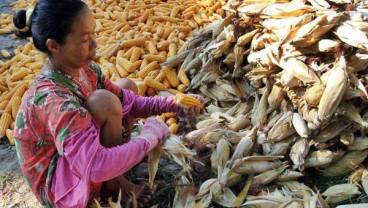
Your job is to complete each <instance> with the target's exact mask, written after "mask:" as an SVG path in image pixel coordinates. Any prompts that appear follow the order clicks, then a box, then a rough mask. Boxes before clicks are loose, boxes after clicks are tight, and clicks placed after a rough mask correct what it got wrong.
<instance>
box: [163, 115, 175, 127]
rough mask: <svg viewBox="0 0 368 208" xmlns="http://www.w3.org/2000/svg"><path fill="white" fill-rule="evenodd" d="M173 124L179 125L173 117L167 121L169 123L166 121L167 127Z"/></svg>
mask: <svg viewBox="0 0 368 208" xmlns="http://www.w3.org/2000/svg"><path fill="white" fill-rule="evenodd" d="M165 117H166V116H165ZM173 123H177V120H176V119H175V118H174V117H171V118H169V119H167V121H166V125H168V126H170V125H171V124H173Z"/></svg>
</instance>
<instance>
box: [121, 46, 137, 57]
mask: <svg viewBox="0 0 368 208" xmlns="http://www.w3.org/2000/svg"><path fill="white" fill-rule="evenodd" d="M133 50H134V47H132V48H129V50H127V51H126V52H125V53H124V55H123V56H122V57H124V58H125V59H130V57H131V56H132V54H133ZM119 52H120V51H119ZM119 55H120V57H121V53H120V54H119V53H118V56H119Z"/></svg>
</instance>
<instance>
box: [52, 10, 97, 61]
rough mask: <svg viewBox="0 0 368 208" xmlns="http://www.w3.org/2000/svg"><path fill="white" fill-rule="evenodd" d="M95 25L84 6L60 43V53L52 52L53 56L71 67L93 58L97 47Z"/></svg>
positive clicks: (89, 12) (90, 14)
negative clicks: (62, 42) (63, 40)
mask: <svg viewBox="0 0 368 208" xmlns="http://www.w3.org/2000/svg"><path fill="white" fill-rule="evenodd" d="M95 27H96V24H95V21H94V20H93V16H92V13H91V11H90V10H89V9H88V8H87V7H85V8H84V9H83V10H82V11H81V12H80V13H79V15H78V16H77V18H76V20H75V21H74V23H73V25H72V27H71V32H70V33H69V34H68V36H67V37H66V39H65V42H64V44H62V45H60V53H58V54H54V58H58V59H59V60H61V61H63V62H64V64H67V65H68V66H69V67H72V68H80V67H82V66H85V65H86V64H88V63H89V62H90V61H92V60H94V59H95V58H96V48H97V43H96V41H95ZM55 55H56V56H58V57H55Z"/></svg>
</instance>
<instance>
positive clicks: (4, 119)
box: [0, 112, 11, 137]
mask: <svg viewBox="0 0 368 208" xmlns="http://www.w3.org/2000/svg"><path fill="white" fill-rule="evenodd" d="M10 123H11V115H10V114H9V113H6V112H4V113H3V114H2V115H1V118H0V136H1V137H3V136H5V134H6V129H8V127H9V125H10Z"/></svg>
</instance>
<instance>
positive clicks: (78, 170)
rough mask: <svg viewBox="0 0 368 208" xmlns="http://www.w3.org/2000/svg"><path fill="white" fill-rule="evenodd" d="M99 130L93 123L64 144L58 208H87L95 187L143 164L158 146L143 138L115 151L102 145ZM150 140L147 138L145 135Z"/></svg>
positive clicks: (55, 189)
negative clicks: (141, 162) (148, 154)
mask: <svg viewBox="0 0 368 208" xmlns="http://www.w3.org/2000/svg"><path fill="white" fill-rule="evenodd" d="M99 133H100V132H99V128H98V126H97V125H96V124H95V123H92V124H91V126H90V127H88V128H87V129H86V130H84V131H83V132H81V133H79V134H77V135H75V136H73V137H71V138H69V139H68V140H67V141H65V144H64V157H59V158H58V161H57V168H56V170H55V172H54V176H53V180H52V186H51V192H52V194H53V195H54V196H53V197H54V205H55V206H56V207H65V208H66V207H86V205H87V203H88V199H89V197H90V193H91V192H93V191H96V190H93V187H96V186H97V187H98V188H99V185H100V184H101V183H102V182H103V181H107V180H110V179H112V178H115V177H117V176H120V175H122V174H124V173H125V172H126V171H128V170H129V169H131V168H132V167H133V166H134V165H136V164H137V163H139V162H140V161H141V160H142V159H143V158H144V157H145V156H146V154H147V153H148V152H149V151H150V150H151V149H152V148H154V147H155V146H157V144H158V140H157V139H156V140H153V141H156V142H152V143H151V145H150V143H149V142H147V141H146V140H145V139H143V136H142V135H140V136H138V137H137V138H135V139H133V140H132V141H130V142H128V143H126V144H124V145H120V146H117V147H113V148H105V147H103V146H102V145H101V144H100V142H99ZM144 136H147V135H144Z"/></svg>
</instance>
